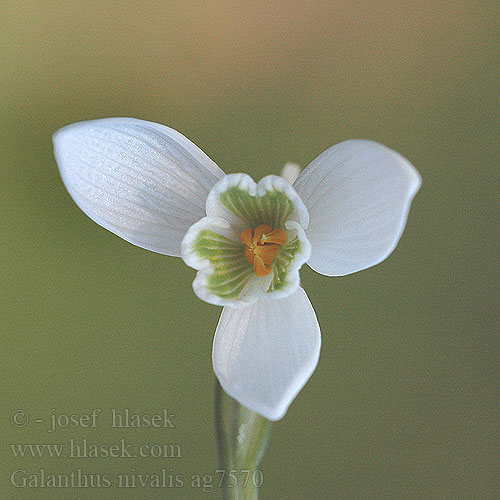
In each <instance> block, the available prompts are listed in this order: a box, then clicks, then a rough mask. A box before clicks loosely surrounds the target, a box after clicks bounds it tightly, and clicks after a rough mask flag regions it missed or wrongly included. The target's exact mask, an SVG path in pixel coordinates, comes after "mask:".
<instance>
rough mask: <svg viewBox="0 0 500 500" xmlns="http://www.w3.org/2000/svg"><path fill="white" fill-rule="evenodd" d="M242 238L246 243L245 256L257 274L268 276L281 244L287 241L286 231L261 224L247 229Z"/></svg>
mask: <svg viewBox="0 0 500 500" xmlns="http://www.w3.org/2000/svg"><path fill="white" fill-rule="evenodd" d="M240 238H241V242H242V243H243V244H244V245H245V258H246V259H247V260H248V262H250V264H252V265H253V269H254V272H255V274H256V275H257V276H259V277H262V276H267V275H268V274H269V273H270V272H271V264H272V262H273V260H274V257H276V254H277V253H278V250H279V249H280V246H283V245H284V244H285V243H286V232H285V231H284V230H283V229H279V228H274V227H271V226H268V225H266V224H261V225H260V226H257V227H256V228H255V229H245V230H244V231H243V232H242V233H241V235H240Z"/></svg>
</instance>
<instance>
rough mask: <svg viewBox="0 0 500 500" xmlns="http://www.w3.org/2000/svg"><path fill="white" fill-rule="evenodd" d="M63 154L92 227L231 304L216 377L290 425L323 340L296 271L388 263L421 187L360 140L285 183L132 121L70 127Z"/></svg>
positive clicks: (407, 167) (58, 145)
mask: <svg viewBox="0 0 500 500" xmlns="http://www.w3.org/2000/svg"><path fill="white" fill-rule="evenodd" d="M54 150H55V157H56V160H57V163H58V165H59V169H60V172H61V176H62V179H63V182H64V184H65V186H66V188H67V189H68V191H69V193H70V195H71V196H72V197H73V199H74V200H75V202H76V203H77V205H78V206H79V207H80V208H81V209H82V210H83V211H84V212H85V213H86V214H87V215H88V216H89V217H90V218H91V219H93V220H94V221H95V222H97V223H98V224H100V225H101V226H103V227H105V228H106V229H109V230H110V231H112V232H113V233H115V234H117V235H118V236H121V237H122V238H124V239H125V240H127V241H129V242H131V243H133V244H135V245H138V246H140V247H143V248H146V249H148V250H152V251H154V252H158V253H162V254H165V255H171V256H176V257H182V259H183V260H184V262H185V263H186V264H187V265H189V266H191V267H193V268H194V269H196V270H197V274H196V278H195V280H194V283H193V289H194V292H195V293H196V295H197V296H198V297H199V298H201V299H202V300H205V301H206V302H209V303H211V304H216V305H220V306H224V309H223V310H222V315H221V317H220V320H219V324H218V326H217V330H216V332H215V339H214V344H213V366H214V370H215V373H216V375H217V377H218V379H219V381H220V383H221V385H222V387H223V388H224V390H225V391H226V392H227V393H228V394H229V395H230V396H232V397H233V398H234V399H236V400H237V401H238V402H239V403H240V404H242V405H244V406H246V407H247V408H249V409H251V410H253V411H255V412H257V413H259V414H261V415H262V416H264V417H266V418H267V419H269V420H278V419H280V418H281V417H283V415H284V414H285V412H286V410H287V408H288V406H289V405H290V403H291V402H292V400H293V399H294V398H295V396H296V395H297V393H298V392H299V391H300V389H301V388H302V387H303V385H304V384H305V383H306V381H307V380H308V379H309V377H310V376H311V374H312V372H313V371H314V369H315V367H316V364H317V362H318V357H319V351H320V344H321V337H320V329H319V326H318V322H317V319H316V315H315V313H314V310H313V308H312V306H311V303H310V302H309V299H308V297H307V295H306V293H305V291H304V290H303V289H302V288H301V287H300V280H299V269H300V267H301V266H302V265H303V264H304V263H306V262H307V264H308V265H309V266H310V267H311V268H312V269H314V270H315V271H317V272H318V273H320V274H323V275H326V276H343V275H346V274H350V273H354V272H356V271H360V270H361V269H366V268H367V267H370V266H373V265H375V264H377V263H379V262H381V261H382V260H384V259H385V258H386V257H387V256H388V255H389V254H390V253H391V252H392V250H393V249H394V247H395V245H396V243H397V242H398V240H399V238H400V236H401V233H402V231H403V228H404V225H405V222H406V217H407V215H408V211H409V208H410V203H411V201H412V199H413V197H414V195H415V194H416V192H417V191H418V188H419V186H420V177H419V175H418V173H417V172H416V170H415V169H414V168H413V167H412V165H411V164H410V163H409V162H408V161H407V160H405V159H404V158H403V157H402V156H400V155H399V154H397V153H396V152H394V151H392V150H390V149H388V148H386V147H384V146H382V145H380V144H377V143H375V142H371V141H364V140H351V141H346V142H342V143H340V144H337V145H336V146H333V147H331V148H330V149H327V150H326V151H325V152H324V153H322V154H321V155H320V156H318V157H317V158H316V159H315V160H313V161H312V162H311V164H310V165H309V166H308V167H307V168H305V169H304V170H303V171H302V173H300V175H299V176H298V178H297V179H296V180H295V182H293V180H294V178H295V177H296V176H297V173H298V168H297V166H295V165H287V167H286V168H285V171H284V175H285V177H287V178H288V180H286V179H285V178H282V177H277V176H274V175H269V176H267V177H264V178H263V179H261V180H260V181H259V182H258V183H255V182H254V180H253V179H252V178H251V177H249V176H248V175H246V174H230V175H226V174H224V172H223V171H222V170H221V169H220V168H219V167H218V166H217V165H216V164H215V163H214V162H213V161H212V160H211V159H210V158H209V157H208V156H207V155H205V153H203V152H202V151H201V150H200V149H199V148H198V147H197V146H195V145H194V144H193V143H192V142H190V141H189V140H188V139H187V138H186V137H184V136H183V135H181V134H179V133H178V132H176V131H175V130H172V129H171V128H168V127H165V126H163V125H158V124H155V123H150V122H146V121H142V120H136V119H131V118H109V119H102V120H94V121H88V122H81V123H76V124H74V125H70V126H67V127H64V128H62V129H61V130H59V131H58V132H57V133H56V134H55V135H54ZM289 181H292V182H293V185H292V184H291V183H290V182H289Z"/></svg>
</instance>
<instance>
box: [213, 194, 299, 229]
mask: <svg viewBox="0 0 500 500" xmlns="http://www.w3.org/2000/svg"><path fill="white" fill-rule="evenodd" d="M220 202H221V204H222V205H223V206H224V207H226V208H227V209H228V210H230V211H231V212H232V213H233V214H234V215H236V216H237V217H239V218H241V219H243V220H244V221H245V223H246V224H247V225H248V227H254V228H255V227H257V226H259V225H260V224H268V225H270V226H272V227H280V228H282V227H283V226H284V224H285V222H286V221H287V219H288V218H289V217H290V216H291V215H292V213H293V211H294V205H293V203H292V201H291V200H290V199H289V198H288V196H287V195H286V194H285V193H284V192H282V191H279V190H277V189H273V190H271V191H267V192H266V193H265V194H264V195H263V196H251V195H249V194H248V192H247V191H246V190H245V189H242V188H240V187H238V186H231V187H229V188H228V189H227V190H226V191H224V192H223V193H221V194H220Z"/></svg>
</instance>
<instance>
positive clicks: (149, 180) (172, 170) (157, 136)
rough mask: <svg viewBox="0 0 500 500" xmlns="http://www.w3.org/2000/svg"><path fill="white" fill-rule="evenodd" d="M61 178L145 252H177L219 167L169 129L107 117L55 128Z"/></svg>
mask: <svg viewBox="0 0 500 500" xmlns="http://www.w3.org/2000/svg"><path fill="white" fill-rule="evenodd" d="M54 152H55V157H56V160H57V163H58V165H59V169H60V171H61V177H62V179H63V182H64V184H65V186H66V188H67V189H68V191H69V193H70V195H71V196H72V198H73V199H74V200H75V202H76V204H77V205H78V206H79V207H80V208H81V209H82V210H83V211H84V212H85V213H86V214H87V215H88V216H89V217H90V218H91V219H92V220H94V221H95V222H97V223H98V224H100V225H101V226H103V227H105V228H106V229H109V230H110V231H112V232H113V233H115V234H117V235H118V236H121V237H122V238H124V239H125V240H127V241H129V242H131V243H133V244H135V245H138V246H140V247H143V248H147V249H148V250H153V251H155V252H159V253H163V254H167V255H175V256H180V247H181V240H182V237H183V236H184V234H185V233H186V231H187V230H188V229H189V227H190V226H191V225H192V224H193V223H194V222H196V221H198V220H199V219H201V218H202V217H203V216H204V215H205V201H206V198H207V196H208V193H209V192H210V189H211V188H212V186H213V185H214V184H215V183H216V182H217V181H218V179H220V178H221V177H223V176H224V172H223V171H222V170H221V169H220V168H219V167H218V166H217V165H216V164H215V163H214V162H213V161H212V160H211V159H210V158H209V157H208V156H207V155H206V154H205V153H203V151H201V150H200V149H199V148H198V147H197V146H195V145H194V144H193V143H192V142H191V141H189V140H188V139H187V138H186V137H184V136H183V135H181V134H179V133H178V132H176V131H175V130H172V129H171V128H168V127H165V126H163V125H158V124H156V123H151V122H146V121H142V120H136V119H133V118H107V119H102V120H93V121H87V122H81V123H75V124H73V125H70V126H67V127H64V128H62V129H60V130H59V131H58V132H56V133H55V134H54Z"/></svg>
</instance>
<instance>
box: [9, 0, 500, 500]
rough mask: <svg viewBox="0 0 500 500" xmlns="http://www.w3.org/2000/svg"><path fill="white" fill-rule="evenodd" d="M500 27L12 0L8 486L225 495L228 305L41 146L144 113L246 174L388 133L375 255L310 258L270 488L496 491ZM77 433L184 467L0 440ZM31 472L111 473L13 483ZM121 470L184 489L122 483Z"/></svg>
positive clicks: (449, 6) (341, 494) (130, 495)
mask: <svg viewBox="0 0 500 500" xmlns="http://www.w3.org/2000/svg"><path fill="white" fill-rule="evenodd" d="M499 21H500V8H499V4H498V2H493V1H492V2H487V1H484V2H479V1H467V2H466V1H459V2H426V1H423V0H420V1H416V2H393V1H388V0H384V1H381V2H350V1H332V2H326V1H325V2H321V1H309V2H299V1H290V2H261V1H257V2H241V1H240V2H239V1H234V2H233V1H228V2H223V1H213V2H204V1H200V2H185V1H153V2H144V3H142V4H141V3H140V2H107V1H95V2H76V1H55V0H42V1H39V2H19V1H15V0H4V2H2V7H1V9H0V26H1V28H0V58H1V70H0V71H1V79H0V134H1V135H0V145H1V148H0V150H1V173H0V175H1V188H2V193H1V197H0V207H1V214H2V216H1V228H2V232H1V242H2V244H1V252H2V254H1V262H2V264H1V268H2V278H1V284H2V300H1V308H2V311H1V320H0V321H1V336H2V337H1V339H2V344H1V345H2V355H1V359H0V364H1V381H2V382H1V405H2V413H1V426H2V429H3V430H2V444H1V446H2V448H1V457H2V458H1V483H0V497H1V498H2V499H3V498H6V499H9V500H10V499H19V500H23V499H35V498H36V499H37V500H45V499H50V500H72V499H74V500H79V499H97V500H101V499H103V500H106V499H114V500H116V499H148V500H150V499H170V498H172V499H192V498H213V499H216V498H220V491H219V490H218V489H217V488H214V489H213V490H212V491H203V489H202V488H198V487H195V486H196V485H195V486H191V479H192V477H193V475H196V474H198V475H200V476H203V475H208V476H210V475H212V476H213V475H214V473H215V470H216V469H217V464H216V453H215V443H214V436H213V412H212V401H213V397H212V396H213V379H214V377H213V372H212V368H211V343H212V337H213V333H214V331H215V327H216V324H217V319H218V315H219V313H220V309H219V308H218V307H215V306H210V305H208V304H205V303H203V302H201V301H200V300H198V299H197V298H196V297H195V296H194V294H193V292H192V290H191V282H192V280H193V277H194V271H193V270H192V269H190V268H188V267H186V266H185V265H184V264H183V263H182V261H181V260H180V259H175V258H170V257H165V256H161V255H156V254H154V253H150V252H148V251H146V250H142V249H139V248H136V247H134V246H132V245H130V244H128V243H126V242H124V241H123V240H121V239H120V238H118V237H116V236H114V235H113V234H111V233H109V232H107V231H106V230H104V229H102V228H100V227H99V226H97V225H96V224H94V223H93V222H92V221H91V220H90V219H88V218H87V217H86V216H85V215H84V214H83V213H82V212H81V211H80V210H79V209H78V208H77V207H76V206H75V205H74V203H73V202H72V200H71V199H70V197H69V196H68V194H67V193H66V191H65V189H64V187H63V185H62V183H61V181H60V178H59V176H58V171H57V167H56V164H55V162H54V159H53V156H52V145H51V134H52V133H53V132H54V131H55V130H56V129H58V128H59V127H61V126H63V125H66V124H68V123H71V122H74V121H79V120H84V119H90V118H98V117H107V116H133V117H137V118H142V119H147V120H151V121H156V122H159V123H163V124H166V125H169V126H171V127H173V128H175V129H177V130H179V131H181V132H182V133H183V134H185V135H186V136H187V137H188V138H190V139H191V140H192V141H193V142H195V143H196V144H197V145H199V146H200V147H201V148H202V149H203V150H204V151H205V152H206V153H207V154H208V155H209V156H211V157H212V158H213V159H214V160H215V161H216V162H217V163H218V164H219V165H220V166H221V167H222V168H223V169H224V170H225V171H226V172H228V173H231V172H240V171H243V172H248V173H250V174H251V175H252V176H253V177H254V178H255V179H259V178H260V177H262V176H264V175H266V174H269V173H278V172H279V169H280V168H281V166H282V165H283V164H284V163H285V162H287V161H296V162H298V163H300V164H302V165H304V166H305V165H307V163H309V161H311V160H312V159H313V158H314V157H316V156H317V155H318V154H319V153H321V152H322V151H323V150H325V149H326V148H327V147H329V146H331V145H333V144H335V143H337V142H340V141H342V140H344V139H347V138H367V139H374V140H376V141H379V142H382V143H383V144H386V145H388V146H390V147H392V148H394V149H396V150H397V151H399V152H401V153H402V154H403V155H405V156H406V157H408V158H409V159H410V160H411V161H412V162H413V163H414V165H415V166H416V167H417V169H418V170H419V171H420V173H421V174H422V177H423V185H422V189H421V191H420V193H419V194H418V195H417V197H416V199H415V201H414V204H413V207H412V210H411V213H410V217H409V220H408V225H407V227H406V231H405V233H404V235H403V238H402V240H401V242H400V244H399V245H398V247H397V249H396V250H395V252H394V253H393V254H392V255H391V256H390V258H388V259H387V260H386V261H385V262H383V263H382V264H380V265H378V266H376V267H374V268H372V269H369V270H366V271H363V272H360V273H358V274H355V275H351V276H346V277H343V278H326V277H323V276H319V275H317V274H315V273H314V272H313V271H311V270H310V269H304V270H303V272H302V281H303V285H304V287H305V289H306V290H307V293H308V294H309V297H310V299H311V301H312V303H313V305H314V307H315V310H316V313H317V315H318V319H319V322H320V324H321V329H322V334H323V348H322V354H321V359H320V363H319V366H318V369H317V370H316V372H315V374H314V375H313V377H312V378H311V380H310V381H309V383H308V384H307V385H306V387H305V388H304V390H303V391H302V392H301V393H300V395H299V396H298V397H297V399H296V400H295V402H294V403H293V404H292V406H291V408H290V410H289V412H288V414H287V415H286V417H285V418H284V419H283V420H282V421H280V422H279V423H278V424H277V425H275V427H274V429H273V434H272V441H271V445H270V448H269V450H268V452H267V454H266V456H265V458H264V460H263V463H262V470H263V473H264V486H263V488H262V491H261V497H262V499H263V500H267V499H286V500H292V499H312V498H314V499H318V500H320V499H321V500H323V499H325V500H344V499H346V500H364V499H367V500H368V499H370V500H371V499H384V500H386V499H398V500H399V499H415V500H423V499H425V500H452V499H454V500H457V499H459V500H471V499H482V500H484V499H488V500H489V499H495V498H500V483H499V477H498V451H499V444H500V443H499V441H500V440H499V423H500V418H499V373H498V366H499V363H498V362H499V351H500V349H499V348H500V339H499V334H498V326H499V322H498V283H499V280H498V236H499V234H498V233H499V224H498V211H497V208H498V186H499V184H498V181H499V174H498V172H499V171H498V167H499V165H498V163H499V152H500V151H499V135H498V131H499V119H498V118H499V105H500V98H499V86H498V82H499V76H500V75H499V73H500V72H499V62H500V57H499V55H500V54H499V45H498V25H499ZM95 408H99V409H101V410H102V415H101V417H100V420H99V422H98V424H99V425H98V427H97V428H82V427H77V428H67V429H58V430H56V431H55V432H53V433H49V432H48V428H49V426H50V421H51V420H50V419H51V416H52V415H53V414H57V415H59V414H64V415H71V414H78V415H81V414H90V413H91V412H92V410H94V409H95ZM113 408H115V409H118V410H119V411H122V410H123V409H124V408H129V409H130V411H131V412H133V413H139V414H145V413H155V412H161V411H163V409H165V408H166V409H168V411H169V412H170V413H172V414H175V417H173V423H174V425H175V428H170V429H168V428H162V429H151V428H142V429H111V428H110V427H109V424H110V412H111V409H113ZM19 410H23V411H24V412H26V413H16V414H15V413H14V412H17V411H19ZM26 415H27V416H28V418H29V421H28V423H27V424H26V425H24V423H23V421H22V419H23V418H25V416H26ZM12 418H13V419H14V421H15V423H17V424H18V425H21V426H19V427H16V426H15V425H13V424H12V423H11V419H12ZM37 419H41V420H42V421H43V422H36V420H37ZM70 438H73V439H75V440H76V441H77V442H78V441H79V442H81V440H82V439H87V440H88V442H89V443H101V444H113V443H118V442H119V440H120V439H121V438H123V439H125V440H126V442H127V443H131V444H133V445H134V446H139V445H141V444H152V443H158V444H174V445H175V444H176V445H178V446H179V449H180V450H181V455H182V456H181V457H180V458H155V457H149V458H132V459H130V458H128V459H127V458H112V457H108V458H100V459H93V458H80V459H78V458H73V459H71V458H67V457H66V458H64V457H61V458H59V459H57V458H50V457H47V456H45V457H43V458H28V457H24V458H22V457H17V458H15V457H14V456H13V451H12V449H11V447H10V446H9V445H10V444H47V443H52V444H57V443H59V444H67V443H68V440H69V439H70ZM40 469H44V470H45V472H46V473H47V474H50V473H58V474H69V473H71V472H72V471H77V470H78V469H80V470H81V473H83V474H101V475H102V474H109V475H110V477H111V478H112V481H113V486H112V487H111V488H107V489H106V488H102V489H99V490H95V489H90V488H87V489H86V488H81V489H73V490H54V489H48V488H41V487H38V488H30V487H29V486H27V487H26V488H16V487H15V486H14V485H13V484H12V481H11V474H12V472H13V471H15V470H21V471H25V472H19V473H18V475H17V476H15V477H16V478H17V479H15V480H14V482H16V481H18V482H19V481H21V480H20V479H19V477H20V475H22V474H24V475H25V476H28V475H29V474H38V475H39V474H40ZM134 469H135V472H136V473H138V474H139V473H141V474H153V473H158V472H159V471H161V469H165V470H166V473H167V474H169V473H170V474H174V475H175V474H179V475H182V477H183V479H184V486H182V487H179V488H151V487H146V488H141V487H136V488H135V489H134V488H128V489H127V488H122V489H118V488H117V487H116V477H117V475H118V474H129V475H130V474H133V472H134ZM205 481H206V484H207V486H206V488H205V490H210V487H209V484H208V483H209V482H210V478H209V477H208V478H205Z"/></svg>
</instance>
